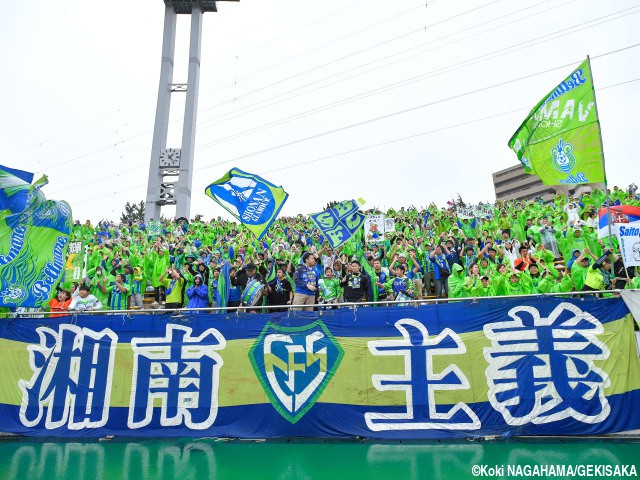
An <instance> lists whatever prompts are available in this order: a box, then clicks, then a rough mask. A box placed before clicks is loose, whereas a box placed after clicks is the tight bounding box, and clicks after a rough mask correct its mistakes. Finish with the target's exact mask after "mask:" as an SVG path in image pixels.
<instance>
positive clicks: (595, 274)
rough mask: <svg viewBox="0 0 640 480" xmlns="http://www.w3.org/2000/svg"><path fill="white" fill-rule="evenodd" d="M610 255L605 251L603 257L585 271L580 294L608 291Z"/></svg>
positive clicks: (609, 283) (609, 285) (609, 286)
mask: <svg viewBox="0 0 640 480" xmlns="http://www.w3.org/2000/svg"><path fill="white" fill-rule="evenodd" d="M609 255H611V251H610V250H605V251H604V253H603V255H602V256H601V257H600V258H599V259H598V260H596V261H595V262H594V263H593V265H591V268H589V269H588V271H587V276H586V278H585V279H584V286H583V287H582V289H581V291H582V292H593V291H598V290H609V289H610V288H611V258H610V257H609Z"/></svg>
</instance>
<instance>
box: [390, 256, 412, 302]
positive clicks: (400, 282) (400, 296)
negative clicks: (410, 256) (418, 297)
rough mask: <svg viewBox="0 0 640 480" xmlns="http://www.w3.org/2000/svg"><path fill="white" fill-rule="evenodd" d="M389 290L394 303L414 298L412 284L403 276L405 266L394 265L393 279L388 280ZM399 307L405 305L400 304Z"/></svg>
mask: <svg viewBox="0 0 640 480" xmlns="http://www.w3.org/2000/svg"><path fill="white" fill-rule="evenodd" d="M389 283H390V285H389V287H390V288H389V290H391V293H392V294H393V299H394V300H395V301H403V300H404V301H406V300H412V299H413V296H414V289H413V282H412V281H411V280H410V279H409V278H408V277H407V276H406V274H405V266H404V265H403V264H402V263H398V264H397V265H396V271H395V277H394V278H393V279H392V280H390V282H389ZM400 305H407V304H406V303H405V304H400Z"/></svg>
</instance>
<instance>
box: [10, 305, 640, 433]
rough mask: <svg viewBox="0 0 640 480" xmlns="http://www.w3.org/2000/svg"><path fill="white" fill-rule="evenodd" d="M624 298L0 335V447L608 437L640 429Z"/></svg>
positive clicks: (77, 326) (125, 323)
mask: <svg viewBox="0 0 640 480" xmlns="http://www.w3.org/2000/svg"><path fill="white" fill-rule="evenodd" d="M635 342H636V341H635V336H634V332H633V318H632V315H631V314H630V312H629V310H628V308H627V306H626V305H625V302H624V301H623V300H622V299H620V298H610V299H595V298H587V299H583V300H573V299H561V298H526V299H496V300H490V301H480V302H471V301H469V302H466V301H462V302H456V303H449V304H438V305H424V306H421V307H417V308H416V307H400V306H397V307H395V306H394V307H385V308H358V309H356V310H353V309H343V310H342V309H336V310H324V311H322V312H291V313H287V312H282V313H273V314H244V313H242V314H239V315H236V314H231V315H225V314H201V315H184V316H182V317H171V316H169V315H140V316H133V317H129V316H126V315H125V316H123V315H115V316H113V315H112V316H90V315H79V316H77V317H76V316H74V317H71V316H69V317H59V318H52V319H43V318H38V319H28V318H20V319H13V320H11V321H9V320H5V321H2V322H0V431H3V432H10V433H16V434H22V435H30V436H65V437H70V436H71V437H104V436H107V435H116V436H139V437H239V438H273V437H355V436H360V437H369V438H381V439H422V438H452V437H480V436H488V435H497V436H511V435H600V434H607V433H613V432H619V431H626V430H633V429H638V428H640V409H639V408H637V405H638V404H639V402H640V360H639V359H638V353H637V350H636V343H635Z"/></svg>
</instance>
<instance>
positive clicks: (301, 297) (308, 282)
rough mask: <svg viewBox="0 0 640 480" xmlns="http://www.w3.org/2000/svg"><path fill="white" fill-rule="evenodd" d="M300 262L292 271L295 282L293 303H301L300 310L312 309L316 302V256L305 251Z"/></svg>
mask: <svg viewBox="0 0 640 480" xmlns="http://www.w3.org/2000/svg"><path fill="white" fill-rule="evenodd" d="M300 260H301V262H302V263H301V264H300V265H298V267H297V268H296V271H295V272H294V273H293V281H294V283H295V294H294V296H293V305H302V307H301V308H300V310H307V311H310V312H311V311H313V308H314V305H315V303H316V292H318V277H317V275H316V270H315V268H314V267H315V266H316V257H315V255H313V254H311V253H308V252H305V253H304V254H302V257H301V259H300Z"/></svg>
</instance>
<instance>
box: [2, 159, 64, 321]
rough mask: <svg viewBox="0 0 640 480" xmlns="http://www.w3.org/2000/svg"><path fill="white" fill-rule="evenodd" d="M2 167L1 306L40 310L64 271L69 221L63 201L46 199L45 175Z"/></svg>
mask: <svg viewBox="0 0 640 480" xmlns="http://www.w3.org/2000/svg"><path fill="white" fill-rule="evenodd" d="M32 178H33V175H32V174H30V173H29V172H20V171H17V170H13V169H10V168H6V167H3V166H2V165H0V307H11V308H16V307H36V308H40V307H42V306H44V305H46V303H47V302H48V301H49V299H50V298H51V297H52V296H53V294H54V293H55V291H56V289H55V286H56V284H57V283H58V280H59V278H60V276H61V275H62V272H63V270H64V267H65V261H64V260H65V253H66V249H67V242H68V241H69V234H70V232H71V226H72V224H73V220H72V218H71V208H70V207H69V205H68V204H67V203H66V202H57V201H53V200H47V199H46V198H45V197H44V194H43V193H42V192H41V189H42V187H44V186H45V185H46V184H47V177H46V176H45V177H42V178H41V179H40V180H38V181H37V182H35V183H34V184H31V183H30V182H31V179H32Z"/></svg>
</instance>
